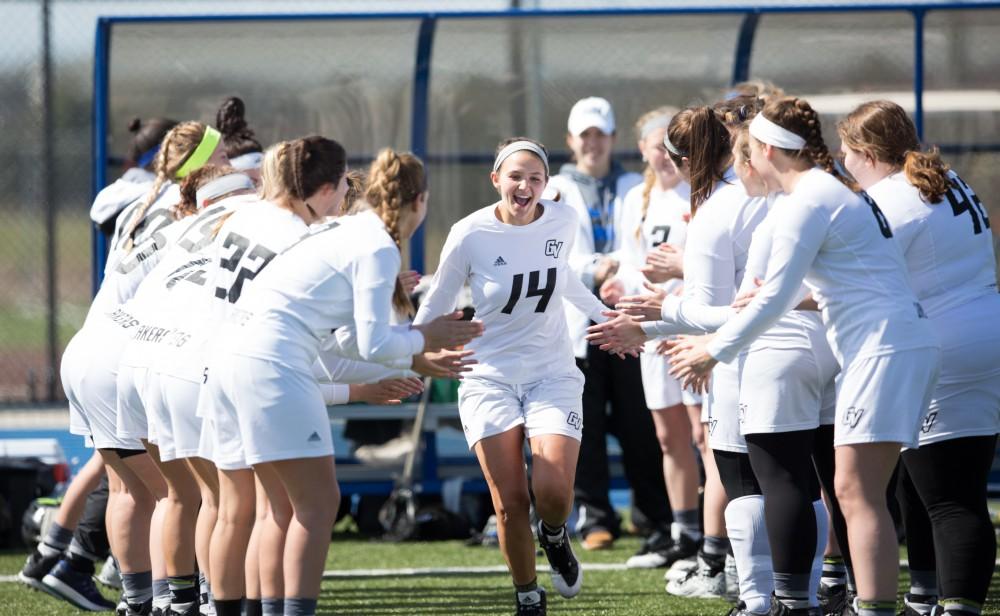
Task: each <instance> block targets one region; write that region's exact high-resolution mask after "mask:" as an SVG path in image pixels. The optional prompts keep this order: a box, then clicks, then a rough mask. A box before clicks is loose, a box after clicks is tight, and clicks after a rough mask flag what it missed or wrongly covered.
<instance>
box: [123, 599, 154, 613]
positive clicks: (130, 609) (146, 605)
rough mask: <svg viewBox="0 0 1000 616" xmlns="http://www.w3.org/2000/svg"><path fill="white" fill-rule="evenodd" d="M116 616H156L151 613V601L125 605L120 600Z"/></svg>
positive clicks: (125, 603) (124, 602)
mask: <svg viewBox="0 0 1000 616" xmlns="http://www.w3.org/2000/svg"><path fill="white" fill-rule="evenodd" d="M115 614H116V616H156V615H155V614H154V613H153V600H152V599H149V600H148V601H144V602H142V603H127V602H126V601H125V600H124V599H122V601H121V603H119V604H118V607H117V608H116V610H115Z"/></svg>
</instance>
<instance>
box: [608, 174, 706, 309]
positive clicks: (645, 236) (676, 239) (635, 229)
mask: <svg viewBox="0 0 1000 616" xmlns="http://www.w3.org/2000/svg"><path fill="white" fill-rule="evenodd" d="M645 190H646V186H645V184H639V185H638V186H635V187H634V188H633V189H632V190H630V191H628V194H627V195H625V204H624V208H625V212H624V213H623V214H622V222H621V227H622V237H621V249H620V250H619V254H620V256H621V259H620V263H619V266H618V274H617V277H618V278H619V279H620V280H621V281H622V282H623V283H624V284H625V294H626V295H636V294H641V293H645V292H646V289H645V287H644V286H643V283H644V282H647V280H646V276H645V275H644V274H643V273H642V272H641V271H640V269H641V268H642V267H643V266H645V265H646V255H648V254H649V253H650V252H651V251H653V250H655V249H656V247H657V246H659V245H660V244H670V245H673V246H677V247H680V248H683V246H684V243H685V241H686V239H687V226H688V223H687V220H688V218H690V214H691V188H690V187H689V186H688V185H687V183H686V182H681V183H680V184H678V185H677V186H676V187H674V188H671V189H668V190H662V189H660V188H659V187H658V186H653V187H652V189H651V190H650V193H649V207H648V208H647V209H646V217H645V218H643V216H642V196H643V193H644V192H645ZM681 283H682V279H680V278H675V279H673V280H668V281H666V282H664V283H660V284H659V285H657V286H659V287H660V288H662V289H665V290H667V291H668V292H669V291H671V290H674V289H677V288H679V287H680V286H681Z"/></svg>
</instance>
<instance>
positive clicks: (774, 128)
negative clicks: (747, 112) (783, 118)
mask: <svg viewBox="0 0 1000 616" xmlns="http://www.w3.org/2000/svg"><path fill="white" fill-rule="evenodd" d="M750 134H751V135H753V137H754V139H756V140H757V141H760V142H761V143H766V144H768V145H773V146H775V147H778V148H784V149H786V150H801V149H802V148H804V147H806V140H805V139H803V138H802V137H800V136H799V135H796V134H795V133H793V132H792V131H790V130H788V129H787V128H784V127H781V126H779V125H777V124H775V123H774V122H772V121H770V120H768V119H767V118H765V117H764V114H763V113H758V114H757V115H755V116H754V118H753V120H751V121H750Z"/></svg>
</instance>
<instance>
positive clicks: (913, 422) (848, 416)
mask: <svg viewBox="0 0 1000 616" xmlns="http://www.w3.org/2000/svg"><path fill="white" fill-rule="evenodd" d="M846 363H847V365H845V366H844V369H843V371H842V372H841V373H840V376H839V377H838V380H837V422H836V423H835V424H834V438H833V444H834V446H838V447H839V446H841V445H852V444H857V443H901V444H902V446H903V447H916V446H917V434H918V433H919V431H920V425H921V423H922V422H923V420H924V415H925V414H926V413H927V407H928V406H929V405H930V401H931V396H932V394H933V393H934V387H935V385H936V383H937V379H938V370H939V367H940V364H941V351H940V349H939V348H938V347H927V348H922V349H911V350H907V351H896V352H894V353H888V354H884V355H876V356H874V357H862V358H859V359H853V360H851V361H849V362H846Z"/></svg>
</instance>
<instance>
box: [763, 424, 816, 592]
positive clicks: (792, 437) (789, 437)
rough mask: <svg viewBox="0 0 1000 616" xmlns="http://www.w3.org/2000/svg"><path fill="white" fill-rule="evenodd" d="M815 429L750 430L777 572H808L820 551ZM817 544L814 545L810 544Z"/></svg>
mask: <svg viewBox="0 0 1000 616" xmlns="http://www.w3.org/2000/svg"><path fill="white" fill-rule="evenodd" d="M814 436H815V430H796V431H794V432H774V433H760V434H747V435H746V440H747V449H748V452H749V457H750V463H751V464H752V465H753V470H754V474H755V475H756V476H757V480H758V481H759V482H760V486H761V488H762V490H763V494H764V517H765V520H766V522H767V535H768V540H769V542H770V544H771V559H772V561H773V563H774V571H775V573H793V574H805V575H808V574H809V573H810V572H811V571H812V565H813V559H814V557H815V555H816V539H817V538H816V510H815V508H814V507H813V501H816V500H818V499H819V481H818V480H817V479H816V471H815V470H814V469H813V465H812V453H813V445H814ZM810 546H811V549H809V548H810Z"/></svg>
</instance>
